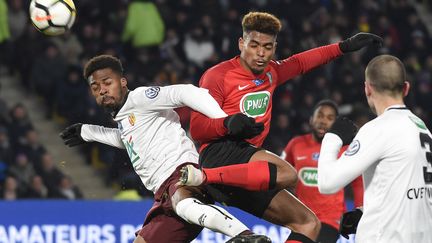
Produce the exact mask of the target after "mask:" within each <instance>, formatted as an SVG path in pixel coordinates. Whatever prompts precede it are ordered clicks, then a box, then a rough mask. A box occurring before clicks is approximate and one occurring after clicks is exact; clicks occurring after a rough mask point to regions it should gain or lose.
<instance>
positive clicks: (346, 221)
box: [339, 208, 363, 239]
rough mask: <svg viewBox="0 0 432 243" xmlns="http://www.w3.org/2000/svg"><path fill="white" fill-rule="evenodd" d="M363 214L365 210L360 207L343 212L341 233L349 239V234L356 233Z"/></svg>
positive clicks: (340, 226) (340, 225)
mask: <svg viewBox="0 0 432 243" xmlns="http://www.w3.org/2000/svg"><path fill="white" fill-rule="evenodd" d="M362 215H363V211H362V210H361V209H359V208H356V209H355V210H353V211H349V212H346V213H344V214H342V218H341V222H340V224H339V233H340V234H341V235H342V236H343V237H345V238H346V239H349V236H348V235H349V234H355V233H356V232H357V226H358V223H359V221H360V218H361V217H362Z"/></svg>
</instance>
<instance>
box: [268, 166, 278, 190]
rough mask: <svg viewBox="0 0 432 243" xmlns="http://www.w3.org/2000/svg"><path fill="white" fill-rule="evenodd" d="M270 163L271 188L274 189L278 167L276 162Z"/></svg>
mask: <svg viewBox="0 0 432 243" xmlns="http://www.w3.org/2000/svg"><path fill="white" fill-rule="evenodd" d="M268 165H269V173H270V178H269V189H270V190H272V189H274V188H275V187H276V176H277V167H276V165H275V164H272V163H268Z"/></svg>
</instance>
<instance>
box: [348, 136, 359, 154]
mask: <svg viewBox="0 0 432 243" xmlns="http://www.w3.org/2000/svg"><path fill="white" fill-rule="evenodd" d="M359 149H360V141H359V140H354V141H352V142H351V144H350V145H349V147H348V149H347V150H346V151H345V155H346V156H352V155H354V154H356V153H357V152H358V151H359Z"/></svg>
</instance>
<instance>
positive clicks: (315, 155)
mask: <svg viewBox="0 0 432 243" xmlns="http://www.w3.org/2000/svg"><path fill="white" fill-rule="evenodd" d="M312 159H313V160H315V161H318V159H319V153H313V154H312Z"/></svg>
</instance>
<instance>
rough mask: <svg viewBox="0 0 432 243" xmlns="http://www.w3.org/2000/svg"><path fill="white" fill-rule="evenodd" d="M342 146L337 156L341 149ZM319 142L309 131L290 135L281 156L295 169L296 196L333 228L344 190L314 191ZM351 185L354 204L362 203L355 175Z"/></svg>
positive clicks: (341, 208)
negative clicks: (331, 191)
mask: <svg viewBox="0 0 432 243" xmlns="http://www.w3.org/2000/svg"><path fill="white" fill-rule="evenodd" d="M346 147H347V146H345V147H344V148H343V149H342V150H341V152H340V154H339V156H340V155H341V154H342V153H343V151H345V149H346ZM320 149H321V143H318V142H316V141H315V139H313V136H312V134H308V135H303V136H298V137H295V138H293V139H292V140H291V141H290V142H289V143H288V145H287V146H286V147H285V149H284V153H283V155H282V157H283V159H285V160H286V161H288V162H290V163H291V164H292V165H293V166H294V167H295V168H296V170H297V172H298V177H299V181H298V182H297V186H296V195H297V198H298V199H300V201H302V202H303V203H304V204H305V205H306V206H308V207H309V208H310V209H311V210H312V211H313V212H314V213H315V214H316V215H317V217H318V219H319V220H320V221H321V222H323V223H326V224H329V225H331V226H333V227H335V228H336V229H338V228H339V220H340V218H341V216H342V213H343V212H345V201H344V200H345V199H344V190H343V189H342V190H340V191H339V192H337V193H335V194H331V195H325V194H321V193H320V192H319V191H318V173H317V171H318V158H319V154H320ZM351 186H352V187H353V191H354V204H355V206H356V207H359V206H362V205H363V180H362V177H361V176H359V177H358V178H357V179H355V180H354V181H353V182H352V183H351Z"/></svg>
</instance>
